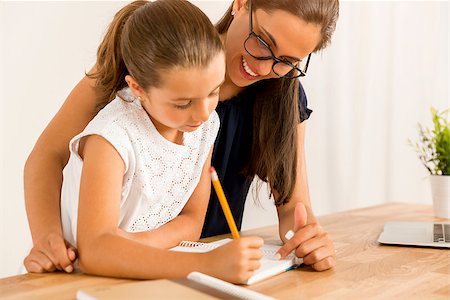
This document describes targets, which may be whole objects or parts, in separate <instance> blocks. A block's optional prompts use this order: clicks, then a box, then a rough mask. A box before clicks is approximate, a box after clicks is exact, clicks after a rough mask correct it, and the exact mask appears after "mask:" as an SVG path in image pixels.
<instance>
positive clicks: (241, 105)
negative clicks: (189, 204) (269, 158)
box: [202, 84, 312, 237]
mask: <svg viewBox="0 0 450 300" xmlns="http://www.w3.org/2000/svg"><path fill="white" fill-rule="evenodd" d="M254 101H255V96H254V93H253V92H252V91H251V89H246V90H245V91H244V92H242V93H240V94H238V95H237V96H235V97H233V98H231V99H229V100H227V101H222V102H219V104H218V106H217V108H216V111H217V113H218V114H219V118H220V130H219V133H218V135H217V138H216V141H215V144H214V150H213V154H212V165H213V166H214V168H215V169H216V171H217V174H218V176H219V180H220V182H221V184H222V187H223V190H224V193H225V196H226V197H227V200H228V203H229V205H230V209H231V212H232V214H233V217H234V220H235V221H236V226H237V227H238V229H239V230H240V229H241V225H242V216H243V214H244V205H245V199H246V197H247V193H248V190H249V188H250V184H251V183H252V180H253V178H247V177H245V176H244V175H242V174H241V172H242V169H243V167H244V166H245V165H246V163H248V162H249V161H250V153H251V149H252V145H251V144H252V136H253V128H252V127H253V103H254ZM298 102H299V109H300V122H302V121H304V120H306V119H308V118H309V115H310V114H311V112H312V111H311V110H310V109H308V108H307V99H306V94H305V91H304V90H303V87H302V85H301V84H300V85H299V100H298ZM229 232H230V228H229V227H228V224H227V221H226V219H225V216H224V214H223V211H222V208H221V206H220V203H219V200H218V199H217V196H216V193H215V192H214V189H213V188H212V187H211V198H210V200H209V204H208V210H207V212H206V219H205V223H204V225H203V232H202V237H208V236H212V235H218V234H223V233H229Z"/></svg>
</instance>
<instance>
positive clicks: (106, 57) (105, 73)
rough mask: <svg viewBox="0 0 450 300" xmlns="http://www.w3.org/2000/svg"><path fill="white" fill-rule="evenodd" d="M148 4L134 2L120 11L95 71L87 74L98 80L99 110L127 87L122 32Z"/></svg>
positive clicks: (102, 43) (109, 28)
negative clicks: (129, 20) (131, 18)
mask: <svg viewBox="0 0 450 300" xmlns="http://www.w3.org/2000/svg"><path fill="white" fill-rule="evenodd" d="M147 3H148V1H134V2H132V3H130V4H128V5H127V6H125V7H123V8H122V9H121V10H119V11H118V12H117V13H116V14H115V16H114V19H113V21H112V22H111V24H110V25H109V27H108V30H107V32H106V34H105V36H104V38H103V41H102V42H101V44H100V46H99V47H98V50H97V63H96V66H95V70H94V71H93V72H91V73H89V74H86V75H87V76H88V77H89V78H92V79H95V80H96V87H97V88H98V89H99V91H100V93H101V100H102V101H101V102H100V103H99V105H98V109H101V108H103V107H104V106H105V105H106V104H107V103H108V102H109V101H111V100H112V99H114V97H115V96H116V93H117V92H118V91H119V90H121V89H122V88H124V87H125V86H126V85H127V83H126V82H125V76H126V75H127V74H129V73H128V70H127V67H126V66H125V63H124V60H123V55H122V50H121V45H120V44H121V38H122V32H123V28H124V25H125V23H126V21H127V20H128V18H129V17H130V16H131V15H132V14H133V13H134V12H135V11H136V10H137V9H139V8H140V7H142V6H144V5H145V4H147Z"/></svg>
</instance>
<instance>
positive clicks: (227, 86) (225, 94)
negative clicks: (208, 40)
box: [219, 32, 242, 101]
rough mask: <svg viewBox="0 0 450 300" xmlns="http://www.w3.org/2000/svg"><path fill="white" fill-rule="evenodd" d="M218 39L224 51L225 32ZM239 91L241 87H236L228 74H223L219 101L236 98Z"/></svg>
mask: <svg viewBox="0 0 450 300" xmlns="http://www.w3.org/2000/svg"><path fill="white" fill-rule="evenodd" d="M220 39H221V40H222V44H223V46H224V48H225V49H226V48H227V45H226V40H227V33H226V32H225V33H222V34H221V35H220ZM227 69H228V68H227ZM241 90H242V88H241V87H238V86H237V85H235V84H234V83H233V81H231V79H230V77H229V76H228V73H225V81H224V82H223V84H222V86H221V87H220V91H219V101H226V100H228V99H231V98H233V97H234V96H236V95H237V94H238V93H239V92H240V91H241Z"/></svg>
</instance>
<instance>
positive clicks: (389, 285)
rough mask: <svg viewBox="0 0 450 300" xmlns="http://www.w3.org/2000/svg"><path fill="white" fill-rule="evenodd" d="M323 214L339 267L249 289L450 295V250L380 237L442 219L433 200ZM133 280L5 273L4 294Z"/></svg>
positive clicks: (334, 295) (265, 233) (29, 295)
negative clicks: (399, 226) (388, 225)
mask: <svg viewBox="0 0 450 300" xmlns="http://www.w3.org/2000/svg"><path fill="white" fill-rule="evenodd" d="M319 220H320V223H321V224H322V226H323V227H324V228H325V229H326V230H327V231H328V232H329V233H330V234H331V236H332V238H333V240H334V242H335V247H336V251H337V264H336V267H335V268H333V269H332V270H328V271H325V272H316V271H314V270H312V269H311V268H310V267H307V266H302V267H300V268H298V269H296V270H292V271H289V272H286V273H283V274H280V275H278V276H275V277H273V278H271V279H268V280H266V281H263V282H260V283H258V284H255V285H252V286H251V287H250V289H252V290H255V291H258V292H261V293H264V294H267V295H271V296H273V297H275V298H278V299H446V300H449V299H450V250H446V249H432V248H418V247H397V246H383V245H380V244H379V243H378V242H377V239H378V235H379V234H380V232H381V230H382V228H383V224H384V222H385V221H387V220H418V221H426V220H438V219H435V218H433V217H432V209H431V206H427V205H413V204H387V205H380V206H374V207H369V208H364V209H357V210H352V211H346V212H340V213H335V214H331V215H327V216H323V217H320V218H319ZM253 234H257V235H259V236H261V237H263V238H264V239H265V240H266V241H276V240H277V238H276V236H277V228H276V226H270V227H265V228H260V229H256V230H252V231H247V232H244V233H243V235H253ZM222 237H223V236H222ZM129 282H133V281H131V280H124V279H113V278H105V277H96V276H88V275H83V274H63V273H52V274H26V275H19V276H13V277H8V278H3V279H0V298H2V299H75V294H76V291H77V290H78V289H80V288H83V289H86V288H90V287H98V286H110V285H120V284H125V283H129ZM143 296H144V295H143Z"/></svg>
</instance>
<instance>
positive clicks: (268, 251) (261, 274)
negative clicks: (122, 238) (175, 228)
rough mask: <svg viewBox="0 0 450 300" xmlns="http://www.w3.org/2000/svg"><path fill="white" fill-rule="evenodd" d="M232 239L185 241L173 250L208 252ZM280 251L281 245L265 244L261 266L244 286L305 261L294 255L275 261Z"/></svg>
mask: <svg viewBox="0 0 450 300" xmlns="http://www.w3.org/2000/svg"><path fill="white" fill-rule="evenodd" d="M231 240H232V239H229V238H226V239H222V240H218V241H215V242H212V243H200V242H189V241H183V242H181V243H180V245H179V246H177V247H174V248H172V249H171V250H173V251H180V252H197V253H198V252H208V251H211V250H214V249H216V248H217V247H220V246H222V245H224V244H226V243H228V242H230V241H231ZM278 249H280V246H279V245H270V244H264V245H263V246H262V247H261V252H262V254H263V257H262V258H261V266H260V268H259V269H258V270H256V271H255V273H254V274H253V276H252V277H250V278H249V279H248V280H247V281H246V282H244V283H243V284H246V285H250V284H254V283H256V282H259V281H261V280H264V279H267V278H269V277H272V276H275V275H277V274H280V273H283V272H286V271H289V270H291V269H294V268H296V267H297V266H299V265H300V264H301V263H302V262H303V261H302V260H301V259H299V258H296V257H295V256H294V255H293V254H290V255H288V256H287V257H286V258H285V259H281V260H275V259H274V256H275V253H276V252H277V250H278Z"/></svg>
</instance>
